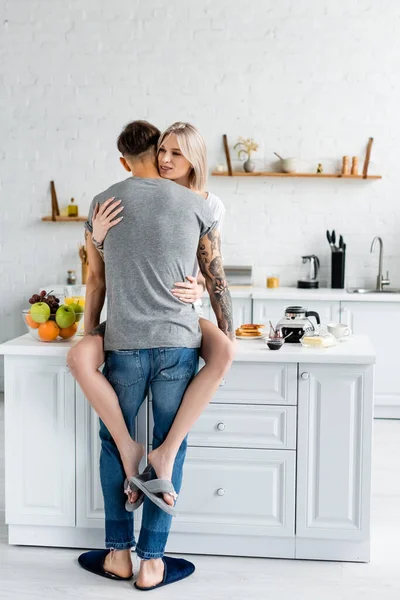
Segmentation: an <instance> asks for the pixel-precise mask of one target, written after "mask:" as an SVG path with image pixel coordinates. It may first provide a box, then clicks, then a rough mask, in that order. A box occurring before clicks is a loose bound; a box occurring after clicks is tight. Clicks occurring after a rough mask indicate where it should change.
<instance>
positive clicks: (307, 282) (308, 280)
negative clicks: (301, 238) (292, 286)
mask: <svg viewBox="0 0 400 600" xmlns="http://www.w3.org/2000/svg"><path fill="white" fill-rule="evenodd" d="M301 258H302V261H303V265H305V267H303V270H304V273H303V276H302V278H301V279H299V281H298V282H297V287H298V288H301V289H303V290H313V289H314V290H315V289H317V288H318V287H319V281H318V273H319V258H318V256H315V254H308V255H307V256H302V257H301Z"/></svg>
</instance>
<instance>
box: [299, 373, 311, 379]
mask: <svg viewBox="0 0 400 600" xmlns="http://www.w3.org/2000/svg"><path fill="white" fill-rule="evenodd" d="M300 377H301V378H302V379H309V378H310V373H302V374H301V375H300Z"/></svg>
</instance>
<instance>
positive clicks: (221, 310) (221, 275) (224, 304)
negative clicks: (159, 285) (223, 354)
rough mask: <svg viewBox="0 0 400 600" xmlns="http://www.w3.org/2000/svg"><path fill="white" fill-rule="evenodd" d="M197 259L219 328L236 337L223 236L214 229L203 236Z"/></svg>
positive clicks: (230, 336)
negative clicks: (222, 253)
mask: <svg viewBox="0 0 400 600" xmlns="http://www.w3.org/2000/svg"><path fill="white" fill-rule="evenodd" d="M197 260H198V262H199V267H200V271H201V272H202V274H203V276H204V278H205V280H206V287H207V291H208V293H209V295H210V301H211V306H212V307H213V310H214V313H215V316H216V317H217V323H218V327H219V329H220V330H221V331H222V332H223V333H225V335H226V336H227V337H228V338H229V339H230V340H232V341H233V340H234V339H235V330H234V328H233V316H232V300H231V294H230V292H229V289H228V283H227V281H226V277H225V272H224V267H223V264H222V257H221V237H220V233H219V231H218V229H213V230H212V231H210V232H209V233H208V234H207V235H205V236H204V237H202V238H201V239H200V241H199V245H198V248H197Z"/></svg>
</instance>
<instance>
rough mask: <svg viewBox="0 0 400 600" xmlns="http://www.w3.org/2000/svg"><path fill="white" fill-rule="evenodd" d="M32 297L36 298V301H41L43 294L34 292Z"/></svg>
mask: <svg viewBox="0 0 400 600" xmlns="http://www.w3.org/2000/svg"><path fill="white" fill-rule="evenodd" d="M32 298H33V299H34V301H35V302H40V301H41V299H42V298H41V296H39V295H38V294H34V295H33V296H32Z"/></svg>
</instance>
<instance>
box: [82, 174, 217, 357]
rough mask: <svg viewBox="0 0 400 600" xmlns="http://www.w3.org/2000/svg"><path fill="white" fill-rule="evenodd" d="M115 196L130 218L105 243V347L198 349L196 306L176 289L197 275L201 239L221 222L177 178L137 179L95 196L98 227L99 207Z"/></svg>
mask: <svg viewBox="0 0 400 600" xmlns="http://www.w3.org/2000/svg"><path fill="white" fill-rule="evenodd" d="M112 196H115V199H116V200H119V199H121V200H122V202H121V206H123V207H124V210H123V213H122V214H123V216H124V218H123V220H122V221H121V222H120V223H119V224H118V225H116V226H115V227H112V228H111V229H110V230H109V231H108V234H107V236H106V238H105V240H104V258H105V275H106V288H107V327H106V334H105V340H104V348H105V350H129V349H141V348H161V347H186V348H198V347H199V346H200V343H201V331H200V327H199V323H198V316H197V314H196V311H195V310H194V308H193V306H192V305H191V304H184V303H183V302H181V301H180V300H178V299H177V298H175V297H174V296H173V295H172V294H171V289H172V288H173V285H174V283H175V282H177V281H185V277H186V275H188V274H190V273H191V271H192V268H193V260H194V257H195V255H196V251H197V247H198V242H199V239H200V238H201V237H202V236H204V235H206V234H207V233H208V232H209V231H211V230H212V229H213V228H214V227H215V226H216V223H215V222H214V220H213V215H212V212H211V210H210V209H209V207H208V205H207V203H206V202H205V200H204V198H202V197H201V196H199V195H198V194H194V193H193V192H191V191H189V190H188V189H187V188H184V187H183V186H180V185H178V184H176V183H174V182H172V181H169V180H167V179H142V178H139V177H129V178H128V179H126V180H125V181H121V182H120V183H116V184H115V185H112V186H111V187H110V188H108V190H106V191H104V192H102V193H101V194H98V195H97V196H96V197H95V198H94V199H93V201H92V204H91V206H90V210H89V217H88V221H87V222H86V223H85V227H86V228H87V229H88V230H89V231H90V232H92V216H93V210H94V207H95V206H96V204H97V203H99V204H102V203H103V202H104V201H105V200H107V199H108V198H110V197H112Z"/></svg>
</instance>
